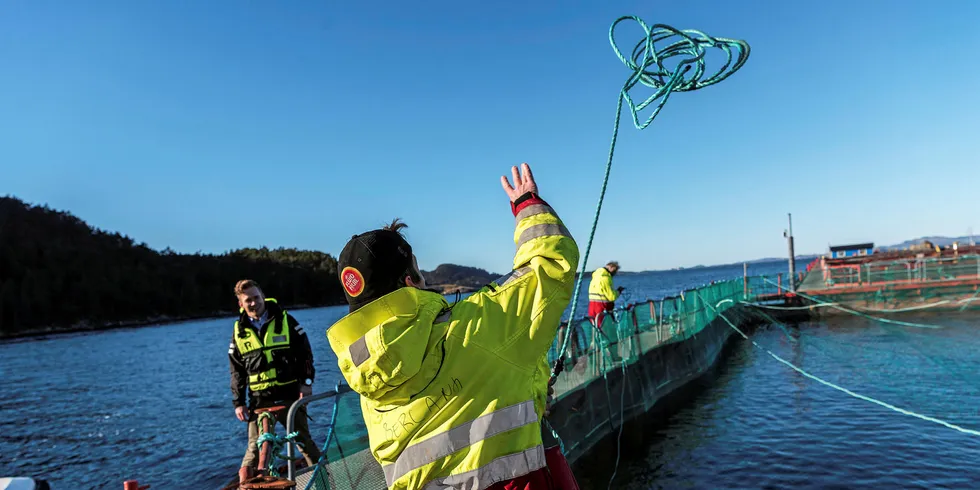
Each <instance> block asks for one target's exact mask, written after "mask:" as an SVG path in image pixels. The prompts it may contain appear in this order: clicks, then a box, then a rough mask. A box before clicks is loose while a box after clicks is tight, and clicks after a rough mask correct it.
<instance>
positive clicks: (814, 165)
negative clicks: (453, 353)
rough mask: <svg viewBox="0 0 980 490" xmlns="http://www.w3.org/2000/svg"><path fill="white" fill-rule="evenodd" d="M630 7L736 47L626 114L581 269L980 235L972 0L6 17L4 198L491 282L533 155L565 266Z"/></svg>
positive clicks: (592, 189)
mask: <svg viewBox="0 0 980 490" xmlns="http://www.w3.org/2000/svg"><path fill="white" fill-rule="evenodd" d="M628 14H635V15H639V16H640V17H642V18H644V19H645V20H646V21H647V22H649V23H656V22H662V23H666V24H670V25H672V26H674V27H677V28H684V29H688V28H693V29H700V30H703V31H705V32H707V33H709V34H711V35H715V36H723V37H734V38H740V39H745V40H747V41H748V42H749V43H750V44H751V46H752V55H751V57H750V59H749V61H748V64H747V65H746V66H745V67H744V68H743V69H742V70H741V71H740V72H739V73H737V74H736V75H735V76H733V77H731V78H730V79H728V80H727V81H725V82H723V83H722V84H719V85H716V86H713V87H709V88H707V89H705V90H701V91H697V92H693V93H681V94H676V95H675V96H674V97H672V98H671V100H670V102H669V103H668V105H667V107H666V108H665V109H664V111H663V112H662V113H661V114H660V116H659V117H658V118H657V120H656V121H655V122H654V124H653V125H652V126H651V127H650V128H648V129H646V130H644V131H637V130H636V129H634V128H633V126H632V124H631V123H630V124H624V126H623V129H622V133H621V138H620V142H619V146H618V150H617V153H616V160H615V162H614V165H613V174H612V178H611V180H610V183H609V190H608V193H607V198H606V202H605V205H604V207H603V215H602V219H601V221H600V224H599V228H598V236H597V238H596V242H595V245H594V247H593V252H592V258H591V260H590V264H589V266H590V267H592V266H598V265H600V264H601V263H603V262H604V261H606V260H609V259H618V260H619V261H620V262H621V263H622V265H623V266H624V269H626V270H644V269H656V268H669V267H675V266H691V265H695V264H699V263H703V264H713V263H725V262H733V261H739V260H746V259H754V258H759V257H764V256H783V255H785V241H784V240H783V238H782V231H783V229H784V227H785V219H786V213H787V212H792V213H793V218H794V231H795V234H796V236H797V251H798V252H800V253H815V252H822V251H824V250H825V249H826V246H827V244H828V243H843V242H852V241H866V240H867V241H874V242H876V243H879V244H891V243H895V242H900V241H902V240H904V239H907V238H913V237H917V236H923V235H932V234H944V235H963V234H966V232H967V229H968V228H969V227H970V226H973V227H974V229H975V230H977V232H978V233H980V213H978V209H980V207H978V205H977V203H976V201H977V197H976V194H977V192H976V191H977V189H978V188H980V135H978V133H980V125H978V122H980V111H978V109H980V95H978V92H980V68H978V66H980V63H977V62H976V61H975V58H976V55H977V53H978V52H980V37H978V36H976V34H975V32H974V31H975V29H976V20H977V19H980V3H978V2H973V1H966V0H963V1H958V2H953V1H949V2H922V1H918V2H913V1H889V2H850V1H833V2H815V3H809V4H805V3H800V2H776V1H767V2H715V3H710V2H708V3H706V2H700V3H684V2H649V1H644V2H640V1H634V2H612V1H610V2H584V1H580V2H561V3H559V2H517V1H512V2H482V3H480V4H474V3H472V2H471V3H467V2H414V3H411V4H409V3H406V2H303V1H293V2H241V1H206V2H132V1H115V2H105V1H86V2H68V1H61V2H29V1H19V0H18V1H13V2H5V3H4V4H3V6H2V7H0V60H2V63H3V66H2V71H0V73H2V75H0V166H2V168H0V171H2V173H0V194H12V195H15V196H17V197H20V198H22V199H24V200H26V201H29V202H32V203H47V204H48V205H50V206H51V207H53V208H56V209H63V210H68V211H70V212H72V213H74V214H76V215H77V216H79V217H81V218H82V219H84V220H86V221H87V222H89V223H91V224H92V225H94V226H97V227H99V228H103V229H108V230H112V231H120V232H122V233H124V234H127V235H129V236H131V237H133V238H134V239H135V240H137V241H145V242H146V243H147V244H148V245H150V246H151V247H153V248H157V249H163V248H164V247H167V246H170V247H171V248H173V249H174V250H177V251H181V252H195V251H198V250H200V251H202V252H216V253H220V252H223V251H226V250H230V249H234V248H239V247H245V246H253V247H254V246H263V245H265V246H269V247H279V246H290V247H299V248H307V249H317V250H323V251H326V252H329V253H332V254H334V255H336V254H338V253H339V252H340V250H341V248H342V247H343V246H344V243H345V242H346V240H347V239H348V238H349V237H350V236H351V235H352V234H355V233H357V232H361V231H364V230H367V229H371V228H374V227H377V226H379V225H381V224H382V223H383V222H385V221H387V220H390V219H391V218H392V217H395V216H399V217H401V218H403V219H404V220H405V221H407V222H408V224H409V225H410V228H409V230H408V235H409V239H410V241H411V242H412V243H413V245H414V247H415V250H416V254H417V255H418V257H419V262H420V265H421V266H422V267H423V268H427V269H428V268H432V267H435V266H436V265H438V264H439V263H443V262H454V263H460V264H467V265H474V266H479V267H483V268H486V269H489V270H492V271H495V272H505V271H506V270H508V269H509V268H510V260H511V258H512V254H513V251H514V245H513V217H512V216H511V215H510V212H509V208H508V205H507V200H506V198H505V196H504V194H503V192H502V191H501V190H500V184H499V176H500V175H501V174H503V173H506V172H507V171H508V169H509V166H510V165H512V164H518V163H520V162H522V161H527V162H529V163H531V165H532V168H533V169H534V171H535V174H536V176H537V179H538V181H539V185H540V189H541V194H542V196H543V197H544V198H546V199H547V200H549V201H550V202H551V203H552V204H553V205H554V206H555V207H556V208H557V210H558V211H559V213H560V214H561V216H562V218H563V219H564V220H565V222H566V223H567V224H568V226H569V228H570V229H571V230H572V232H573V233H574V234H575V236H576V237H577V238H579V239H580V242H581V245H582V248H583V251H584V247H585V240H586V238H587V233H588V230H589V226H590V224H591V217H592V213H593V210H594V208H595V203H596V200H597V197H598V192H599V186H600V183H601V177H602V172H603V166H604V163H605V159H606V154H607V151H608V145H609V140H610V136H611V129H612V122H613V116H614V109H615V103H616V97H617V94H618V91H619V88H620V87H621V85H622V83H623V80H625V79H626V77H627V76H628V75H629V73H628V71H627V69H626V68H625V67H624V66H623V65H622V64H621V63H620V62H619V61H618V60H617V58H616V57H615V55H614V54H613V52H612V50H611V48H610V46H609V43H608V40H607V31H608V28H609V25H610V24H611V23H612V21H613V20H615V19H616V18H617V17H618V16H620V15H628ZM624 44H629V43H628V42H624Z"/></svg>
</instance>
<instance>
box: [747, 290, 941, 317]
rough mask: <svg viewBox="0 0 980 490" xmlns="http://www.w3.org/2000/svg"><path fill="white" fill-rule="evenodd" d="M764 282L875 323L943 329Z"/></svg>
mask: <svg viewBox="0 0 980 490" xmlns="http://www.w3.org/2000/svg"><path fill="white" fill-rule="evenodd" d="M762 280H763V281H765V282H768V283H769V284H772V285H773V286H776V287H777V288H779V289H782V290H785V291H788V292H792V293H794V294H796V295H797V296H801V297H803V298H805V299H808V300H810V301H813V302H814V303H819V304H824V305H827V306H829V307H831V308H834V309H835V310H840V311H843V312H845V313H850V314H852V315H857V316H860V317H864V318H867V319H869V320H874V321H877V322H882V323H892V324H895V325H902V326H905V327H916V328H943V326H942V325H931V324H928V323H914V322H903V321H901V320H892V319H890V318H881V317H877V316H873V315H869V314H867V313H862V312H860V311H857V310H852V309H850V308H845V307H843V306H840V305H839V304H836V303H830V302H827V301H823V300H821V299H817V298H815V297H813V296H810V295H807V294H804V293H801V292H799V291H791V290H790V289H789V288H787V287H785V286H782V285H779V284H777V283H774V282H772V281H770V280H769V279H766V278H765V277H763V278H762Z"/></svg>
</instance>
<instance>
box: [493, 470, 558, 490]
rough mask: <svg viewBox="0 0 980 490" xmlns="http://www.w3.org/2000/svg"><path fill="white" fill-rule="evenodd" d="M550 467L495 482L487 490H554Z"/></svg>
mask: <svg viewBox="0 0 980 490" xmlns="http://www.w3.org/2000/svg"><path fill="white" fill-rule="evenodd" d="M554 488H555V487H554V486H553V485H552V484H551V475H549V474H548V468H541V469H540V470H538V471H532V472H531V473H528V474H526V475H524V476H519V477H517V478H514V479H513V480H508V481H502V482H498V483H494V484H493V485H491V486H490V487H488V488H487V490H553V489H554Z"/></svg>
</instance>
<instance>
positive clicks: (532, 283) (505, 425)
mask: <svg viewBox="0 0 980 490" xmlns="http://www.w3.org/2000/svg"><path fill="white" fill-rule="evenodd" d="M514 212H515V214H516V220H517V229H516V231H515V233H514V241H515V243H516V244H517V254H516V256H515V257H514V269H513V271H512V272H511V273H510V274H507V275H506V276H504V277H501V278H499V279H497V280H496V281H494V282H492V283H491V284H490V285H488V286H485V287H484V288H483V289H481V290H479V291H478V292H476V293H474V294H473V295H471V296H469V297H468V298H466V299H465V300H462V301H460V302H458V303H455V304H454V305H453V306H452V307H450V305H449V304H448V303H447V302H446V299H445V298H444V297H443V296H442V295H440V294H438V293H432V292H429V291H424V290H420V289H416V288H408V287H406V288H401V289H398V290H396V291H394V292H392V293H389V294H387V295H385V296H383V297H381V298H379V299H376V300H374V301H372V302H371V303H368V304H367V305H365V306H363V307H362V308H360V309H358V310H357V311H355V312H353V313H351V314H349V315H347V316H346V317H344V318H343V319H341V320H340V321H338V322H337V323H335V324H334V325H333V326H331V327H330V328H329V329H328V330H327V338H328V339H329V341H330V346H331V348H332V349H333V351H334V352H335V353H336V355H337V359H338V366H339V367H340V370H341V372H342V373H343V376H344V378H345V379H346V380H347V383H348V384H349V385H350V387H351V388H352V389H353V390H354V391H356V392H358V393H359V394H360V395H361V410H362V413H363V416H364V423H365V424H366V425H367V428H368V437H369V441H370V446H371V453H372V454H373V455H374V457H375V459H377V461H378V462H379V463H380V464H381V467H382V469H383V470H384V474H385V479H386V481H387V484H388V487H389V488H390V489H398V490H417V489H428V488H439V489H442V488H447V487H449V488H467V489H474V490H481V489H484V488H487V487H488V486H490V485H493V484H494V483H497V482H500V481H507V480H511V479H513V478H517V477H520V476H522V475H525V474H528V473H531V472H533V471H536V470H539V469H541V468H544V467H545V466H546V462H545V454H544V448H543V446H542V440H541V417H542V414H543V413H544V408H545V401H546V398H547V389H548V387H547V385H548V378H549V375H550V371H549V366H548V362H547V353H548V349H549V348H550V346H551V345H552V342H553V341H554V339H555V335H556V332H557V329H558V325H559V323H560V321H561V316H562V313H563V312H564V310H565V308H566V307H567V305H568V302H569V300H570V299H571V295H572V289H573V287H574V282H575V269H576V266H577V264H578V258H579V250H578V245H577V244H576V243H575V241H574V240H573V239H572V237H571V235H570V234H569V232H568V230H567V229H566V228H565V226H564V224H562V222H561V220H559V219H558V216H557V215H556V214H555V212H554V210H553V209H552V208H551V207H550V206H549V205H547V204H546V203H545V202H544V201H542V200H540V199H537V198H534V199H531V200H530V201H528V202H525V203H522V204H521V205H518V206H517V207H515V208H514Z"/></svg>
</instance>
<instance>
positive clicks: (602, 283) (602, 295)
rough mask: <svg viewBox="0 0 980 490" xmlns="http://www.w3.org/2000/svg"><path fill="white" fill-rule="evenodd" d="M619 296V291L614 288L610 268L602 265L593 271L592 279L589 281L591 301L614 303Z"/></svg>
mask: <svg viewBox="0 0 980 490" xmlns="http://www.w3.org/2000/svg"><path fill="white" fill-rule="evenodd" d="M618 297H619V291H616V290H615V289H613V278H612V274H610V273H609V269H606V268H605V267H600V268H598V269H596V270H595V272H593V273H592V280H591V281H590V282H589V301H600V302H603V303H612V302H614V301H616V298H618Z"/></svg>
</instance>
